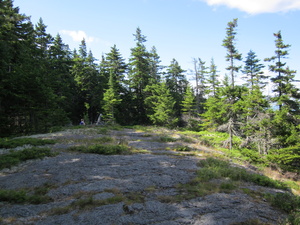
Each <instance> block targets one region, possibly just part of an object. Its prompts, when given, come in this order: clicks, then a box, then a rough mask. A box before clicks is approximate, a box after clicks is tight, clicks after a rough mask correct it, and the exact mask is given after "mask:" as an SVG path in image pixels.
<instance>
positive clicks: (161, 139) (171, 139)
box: [159, 136, 177, 142]
mask: <svg viewBox="0 0 300 225" xmlns="http://www.w3.org/2000/svg"><path fill="white" fill-rule="evenodd" d="M159 141H161V142H175V141H177V139H176V138H173V137H170V136H161V137H159Z"/></svg>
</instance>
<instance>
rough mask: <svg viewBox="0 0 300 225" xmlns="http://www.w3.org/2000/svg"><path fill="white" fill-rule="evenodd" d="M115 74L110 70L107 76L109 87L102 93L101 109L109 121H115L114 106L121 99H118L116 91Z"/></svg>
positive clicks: (115, 106)
mask: <svg viewBox="0 0 300 225" xmlns="http://www.w3.org/2000/svg"><path fill="white" fill-rule="evenodd" d="M115 79H116V76H115V74H114V72H113V70H111V73H110V76H109V83H108V86H109V88H108V89H107V90H106V91H105V93H104V95H103V103H104V105H103V110H104V118H105V120H106V121H107V122H109V123H115V121H116V120H115V113H116V108H117V106H118V105H119V104H120V102H121V101H122V99H120V97H119V94H118V93H117V92H116V90H117V88H116V80H115Z"/></svg>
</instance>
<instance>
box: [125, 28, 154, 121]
mask: <svg viewBox="0 0 300 225" xmlns="http://www.w3.org/2000/svg"><path fill="white" fill-rule="evenodd" d="M134 37H135V41H136V46H135V47H134V48H132V49H131V57H130V59H129V73H128V76H129V88H130V91H131V95H132V106H133V109H134V112H133V113H132V114H131V115H133V116H134V118H133V120H134V121H135V122H137V123H147V121H148V118H147V116H146V107H145V103H144V101H145V98H146V94H145V92H144V89H145V88H146V87H147V85H148V84H149V82H150V78H151V76H150V74H151V73H150V72H151V70H150V60H149V52H148V51H147V50H146V46H145V45H144V42H146V37H145V36H144V35H142V32H141V29H140V28H137V29H136V34H134Z"/></svg>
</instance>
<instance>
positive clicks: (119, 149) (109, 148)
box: [69, 144, 130, 155]
mask: <svg viewBox="0 0 300 225" xmlns="http://www.w3.org/2000/svg"><path fill="white" fill-rule="evenodd" d="M69 150H70V151H77V152H82V153H94V154H101V155H120V154H129V153H130V148H129V147H128V146H125V145H105V144H96V145H91V146H73V147H70V148H69Z"/></svg>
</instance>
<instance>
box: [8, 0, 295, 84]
mask: <svg viewBox="0 0 300 225" xmlns="http://www.w3.org/2000/svg"><path fill="white" fill-rule="evenodd" d="M14 7H19V8H20V13H23V14H25V15H27V16H31V21H32V23H33V24H37V22H38V20H39V19H40V18H42V19H43V22H44V24H45V25H47V33H50V34H51V35H52V36H56V35H57V34H58V33H59V34H60V35H61V37H62V39H63V42H64V43H65V44H68V45H69V47H70V49H71V50H73V49H74V48H76V49H78V47H79V45H80V42H81V40H82V39H83V38H84V39H85V41H86V43H87V48H88V50H91V51H92V53H93V55H94V57H95V58H97V59H101V56H102V55H103V54H105V53H108V52H110V49H111V47H112V46H113V45H116V47H117V48H118V49H119V51H120V53H121V55H122V57H123V58H124V59H125V60H126V62H128V59H129V57H130V49H131V48H133V47H135V40H134V36H133V34H135V32H136V29H137V28H138V27H139V28H140V29H141V31H142V34H143V35H144V36H146V39H147V42H145V45H146V47H147V49H148V50H150V49H151V48H152V46H155V47H156V49H157V53H158V55H159V56H160V59H161V61H162V62H161V64H162V65H164V66H168V65H170V62H171V61H172V59H176V60H177V61H178V63H179V65H180V66H181V67H182V69H184V70H186V71H187V75H188V74H192V72H190V71H191V70H193V67H194V65H193V59H194V58H201V59H202V60H203V61H205V62H206V66H210V62H211V59H212V58H213V59H214V62H215V64H216V65H217V69H218V71H219V74H220V75H221V76H223V75H224V74H225V73H228V72H227V71H226V69H225V68H226V67H227V66H228V63H227V62H226V61H225V55H226V49H225V48H224V47H223V46H222V43H223V40H224V38H225V37H226V27H227V24H228V22H230V21H232V20H233V19H235V18H237V19H238V27H237V29H236V32H237V35H236V48H237V50H238V51H239V53H242V56H243V60H242V62H237V63H236V64H237V65H243V61H245V60H246V56H247V54H248V52H249V51H250V50H252V51H254V52H255V53H256V55H257V57H258V59H260V60H261V63H263V64H265V65H266V68H265V69H266V70H267V68H268V63H265V62H264V61H263V60H264V58H267V57H271V56H273V55H274V54H275V53H274V52H275V37H274V36H273V34H274V33H277V32H278V31H281V34H282V38H283V42H284V43H285V44H290V45H291V47H290V49H289V56H288V58H287V59H285V61H286V63H287V65H288V66H289V67H290V69H293V70H297V71H298V72H297V75H296V79H299V80H300V29H299V25H300V0H85V1H79V0H14ZM266 73H268V72H267V71H266ZM237 76H240V75H237ZM188 78H190V79H191V78H192V75H188Z"/></svg>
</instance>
